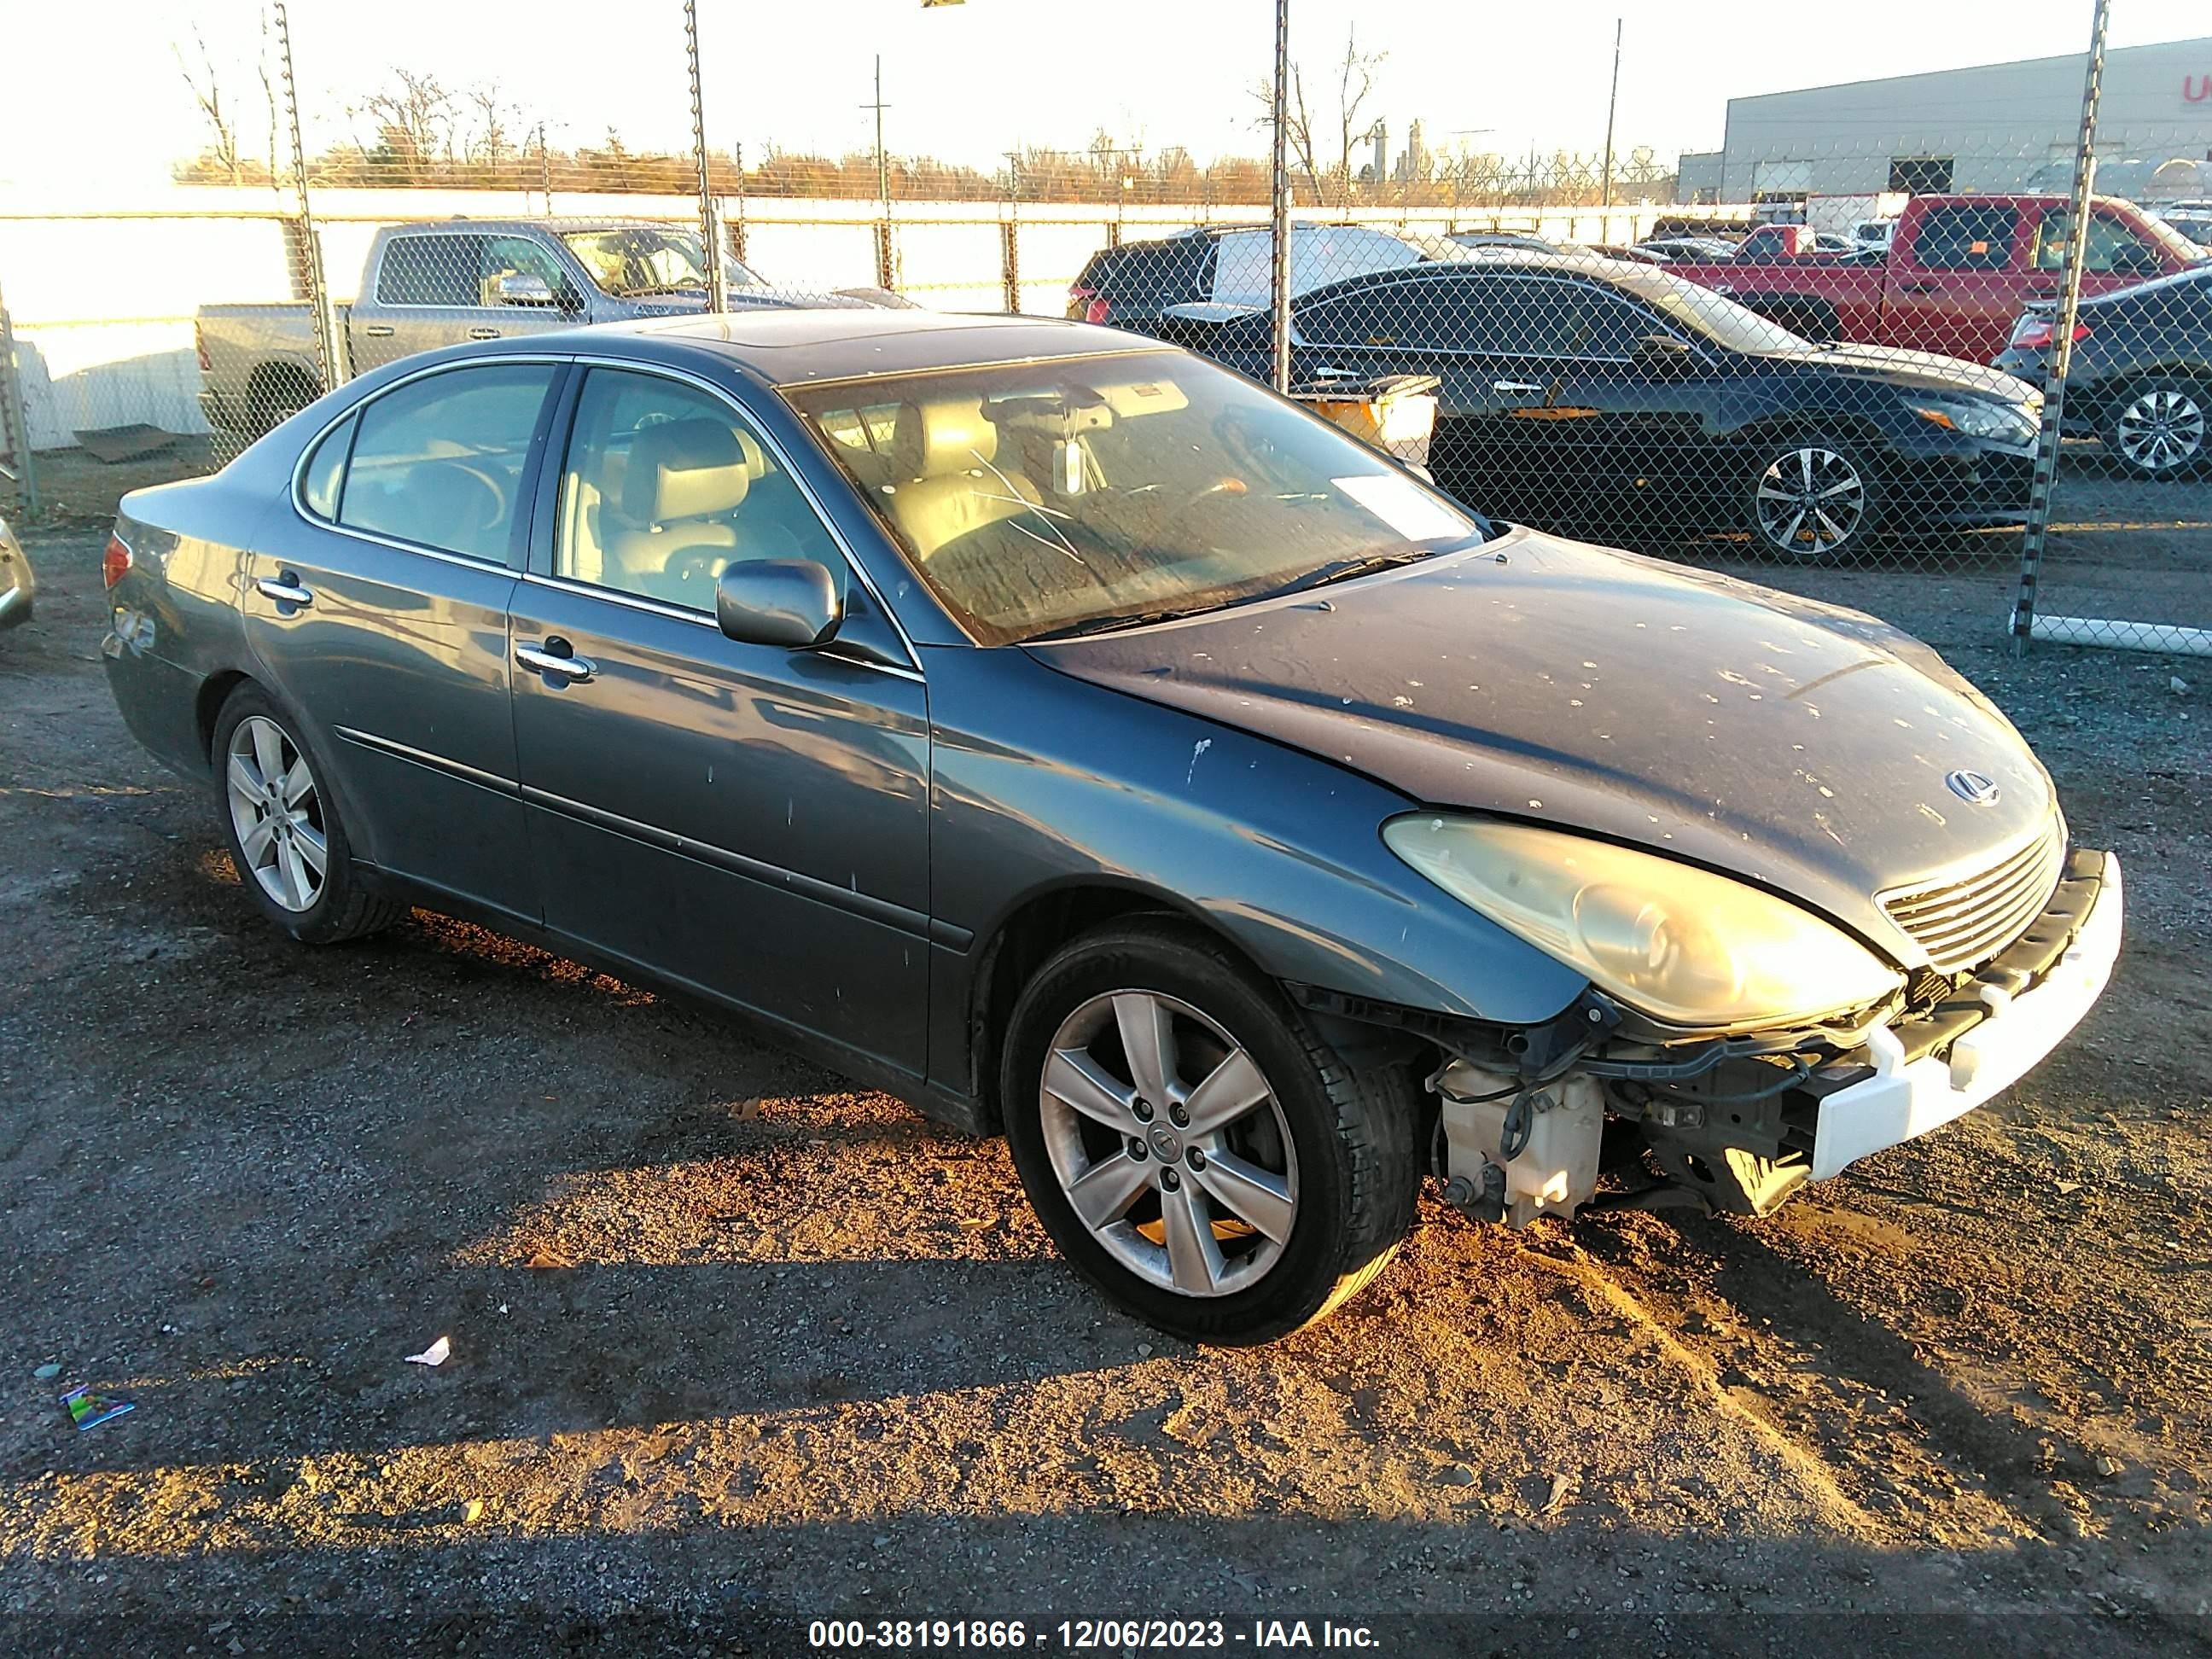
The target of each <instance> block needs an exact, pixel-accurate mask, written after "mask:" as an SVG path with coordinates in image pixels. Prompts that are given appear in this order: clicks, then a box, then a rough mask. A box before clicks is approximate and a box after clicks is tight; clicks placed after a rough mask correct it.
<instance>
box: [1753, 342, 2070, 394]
mask: <svg viewBox="0 0 2212 1659" xmlns="http://www.w3.org/2000/svg"><path fill="white" fill-rule="evenodd" d="M1769 361H1770V362H1780V363H1790V364H1794V365H1801V366H1802V367H1804V368H1818V369H1825V370H1826V371H1828V372H1829V373H1831V374H1844V375H1849V376H1850V377H1851V378H1852V379H1854V380H1878V381H1880V382H1881V383H1882V384H1883V385H1885V386H1897V387H1899V388H1903V389H1909V390H1918V391H1923V392H1950V393H1953V394H1954V395H1955V394H1957V393H1960V392H1966V393H1969V394H1971V395H1972V396H1974V397H1978V398H1996V399H1997V400H1998V401H2000V402H2002V403H2008V404H2023V403H2028V402H2032V401H2033V400H2034V399H2036V398H2039V397H2040V396H2041V394H2040V393H2039V392H2037V390H2036V389H2035V387H2033V386H2030V385H2029V384H2028V383H2027V381H2025V380H2020V379H2018V378H2017V377H2015V376H2014V375H2010V374H2006V373H2005V372H2004V371H2003V370H2002V369H1998V368H1983V367H1982V366H1981V365H1980V364H1979V363H1970V362H1966V360H1965V359H1964V358H1962V357H1946V356H1943V355H1942V354H1941V353H1940V352H1934V351H1906V350H1904V349H1901V348H1899V347H1896V346H1876V345H1848V344H1843V343H1838V344H1834V345H1827V346H1815V347H1814V348H1812V349H1810V350H1807V351H1787V352H1777V353H1775V354H1773V356H1771V357H1770V359H1769Z"/></svg>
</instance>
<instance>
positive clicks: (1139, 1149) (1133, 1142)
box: [1129, 1135, 1152, 1164]
mask: <svg viewBox="0 0 2212 1659" xmlns="http://www.w3.org/2000/svg"><path fill="white" fill-rule="evenodd" d="M1129 1156H1130V1157H1131V1158H1135V1159H1136V1160H1137V1162H1138V1163H1139V1164H1142V1163H1143V1162H1144V1161H1145V1160H1146V1158H1149V1157H1151V1156H1152V1149H1151V1148H1150V1147H1148V1146H1146V1145H1145V1143H1144V1142H1143V1141H1141V1140H1139V1139H1137V1137H1136V1136H1134V1135H1131V1136H1130V1137H1129Z"/></svg>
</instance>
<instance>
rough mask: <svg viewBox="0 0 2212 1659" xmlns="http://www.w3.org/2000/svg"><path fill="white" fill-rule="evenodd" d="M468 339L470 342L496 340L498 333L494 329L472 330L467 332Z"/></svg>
mask: <svg viewBox="0 0 2212 1659" xmlns="http://www.w3.org/2000/svg"><path fill="white" fill-rule="evenodd" d="M469 338H471V340H496V339H497V338H499V331H498V330H497V329H495V328H472V329H471V330H470V331H469Z"/></svg>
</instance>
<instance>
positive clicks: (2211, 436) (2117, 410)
mask: <svg viewBox="0 0 2212 1659" xmlns="http://www.w3.org/2000/svg"><path fill="white" fill-rule="evenodd" d="M2154 392H2181V393H2183V394H2185V396H2187V397H2188V398H2189V399H2190V400H2191V402H2193V403H2194V404H2196V405H2197V411H2198V412H2199V413H2200V414H2202V415H2203V416H2204V417H2205V421H2206V422H2207V425H2206V430H2205V435H2204V436H2203V438H2202V439H2200V440H2198V441H2197V453H2196V454H2194V455H2192V456H2191V457H2190V458H2189V459H2187V460H2185V461H2184V462H2182V463H2181V464H2180V465H2178V466H2165V467H2160V468H2158V469H2156V470H2155V471H2154V470H2153V469H2151V468H2149V467H2147V466H2142V465H2137V464H2136V462H2134V461H2132V460H2130V459H2128V453H2127V452H2126V451H2125V450H2124V449H2122V448H2121V447H2120V417H2121V416H2124V415H2125V414H2126V413H2127V412H2128V410H2130V409H2131V408H2132V407H2134V405H2135V404H2136V402H2137V401H2138V400H2139V399H2141V398H2148V397H2149V396H2151V395H2152V394H2153V393H2154ZM2110 410H2111V412H2110V413H2109V414H2107V415H2106V417H2105V424H2104V429H2103V431H2102V432H2101V433H2100V437H2102V438H2103V440H2104V443H2105V449H2106V453H2108V454H2110V455H2111V456H2112V460H2113V462H2114V464H2115V465H2118V467H2119V469H2120V471H2123V472H2124V473H2126V474H2127V476H2128V477H2130V478H2134V479H2136V480H2138V481H2139V482H2142V483H2166V482H2167V481H2168V480H2170V479H2174V478H2193V477H2197V476H2198V475H2199V474H2201V473H2202V472H2203V471H2204V470H2205V465H2206V464H2207V462H2208V461H2212V387H2208V386H2205V385H2204V384H2203V382H2201V381H2197V380H2189V379H2186V378H2185V377H2182V376H2177V375H2165V374H2161V375H2158V376H2155V377H2154V378H2153V379H2150V380H2138V381H2136V384H2135V385H2133V386H2130V387H2129V388H2128V389H2127V390H2126V391H2125V392H2122V393H2121V394H2120V395H2119V396H2118V397H2117V398H2114V399H2113V400H2112V404H2111V405H2110Z"/></svg>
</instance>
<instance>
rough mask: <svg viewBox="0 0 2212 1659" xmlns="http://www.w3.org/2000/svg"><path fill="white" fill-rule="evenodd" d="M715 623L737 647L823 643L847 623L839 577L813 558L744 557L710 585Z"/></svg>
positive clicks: (801, 648) (795, 647)
mask: <svg viewBox="0 0 2212 1659" xmlns="http://www.w3.org/2000/svg"><path fill="white" fill-rule="evenodd" d="M714 620H715V621H716V622H717V623H720V625H721V629H722V632H723V633H724V634H726V635H728V636H729V637H730V638H731V639H733V640H735V641H738V643H739V644H740V645H780V646H781V647H784V648H785V649H786V650H788V651H805V650H810V649H811V648H812V647H815V646H817V645H824V644H827V643H828V642H829V641H830V640H831V639H832V638H833V637H835V635H836V632H837V627H838V624H839V623H842V622H843V621H844V620H845V606H844V602H843V601H842V599H839V598H838V596H837V579H836V577H834V576H832V575H831V574H829V567H828V566H827V565H825V564H822V563H820V562H817V561H816V560H813V559H747V560H744V561H741V562H738V563H735V564H732V565H731V566H729V567H728V568H726V569H725V570H724V571H723V572H722V574H721V575H720V577H718V578H717V579H716V580H715V582H714Z"/></svg>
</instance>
